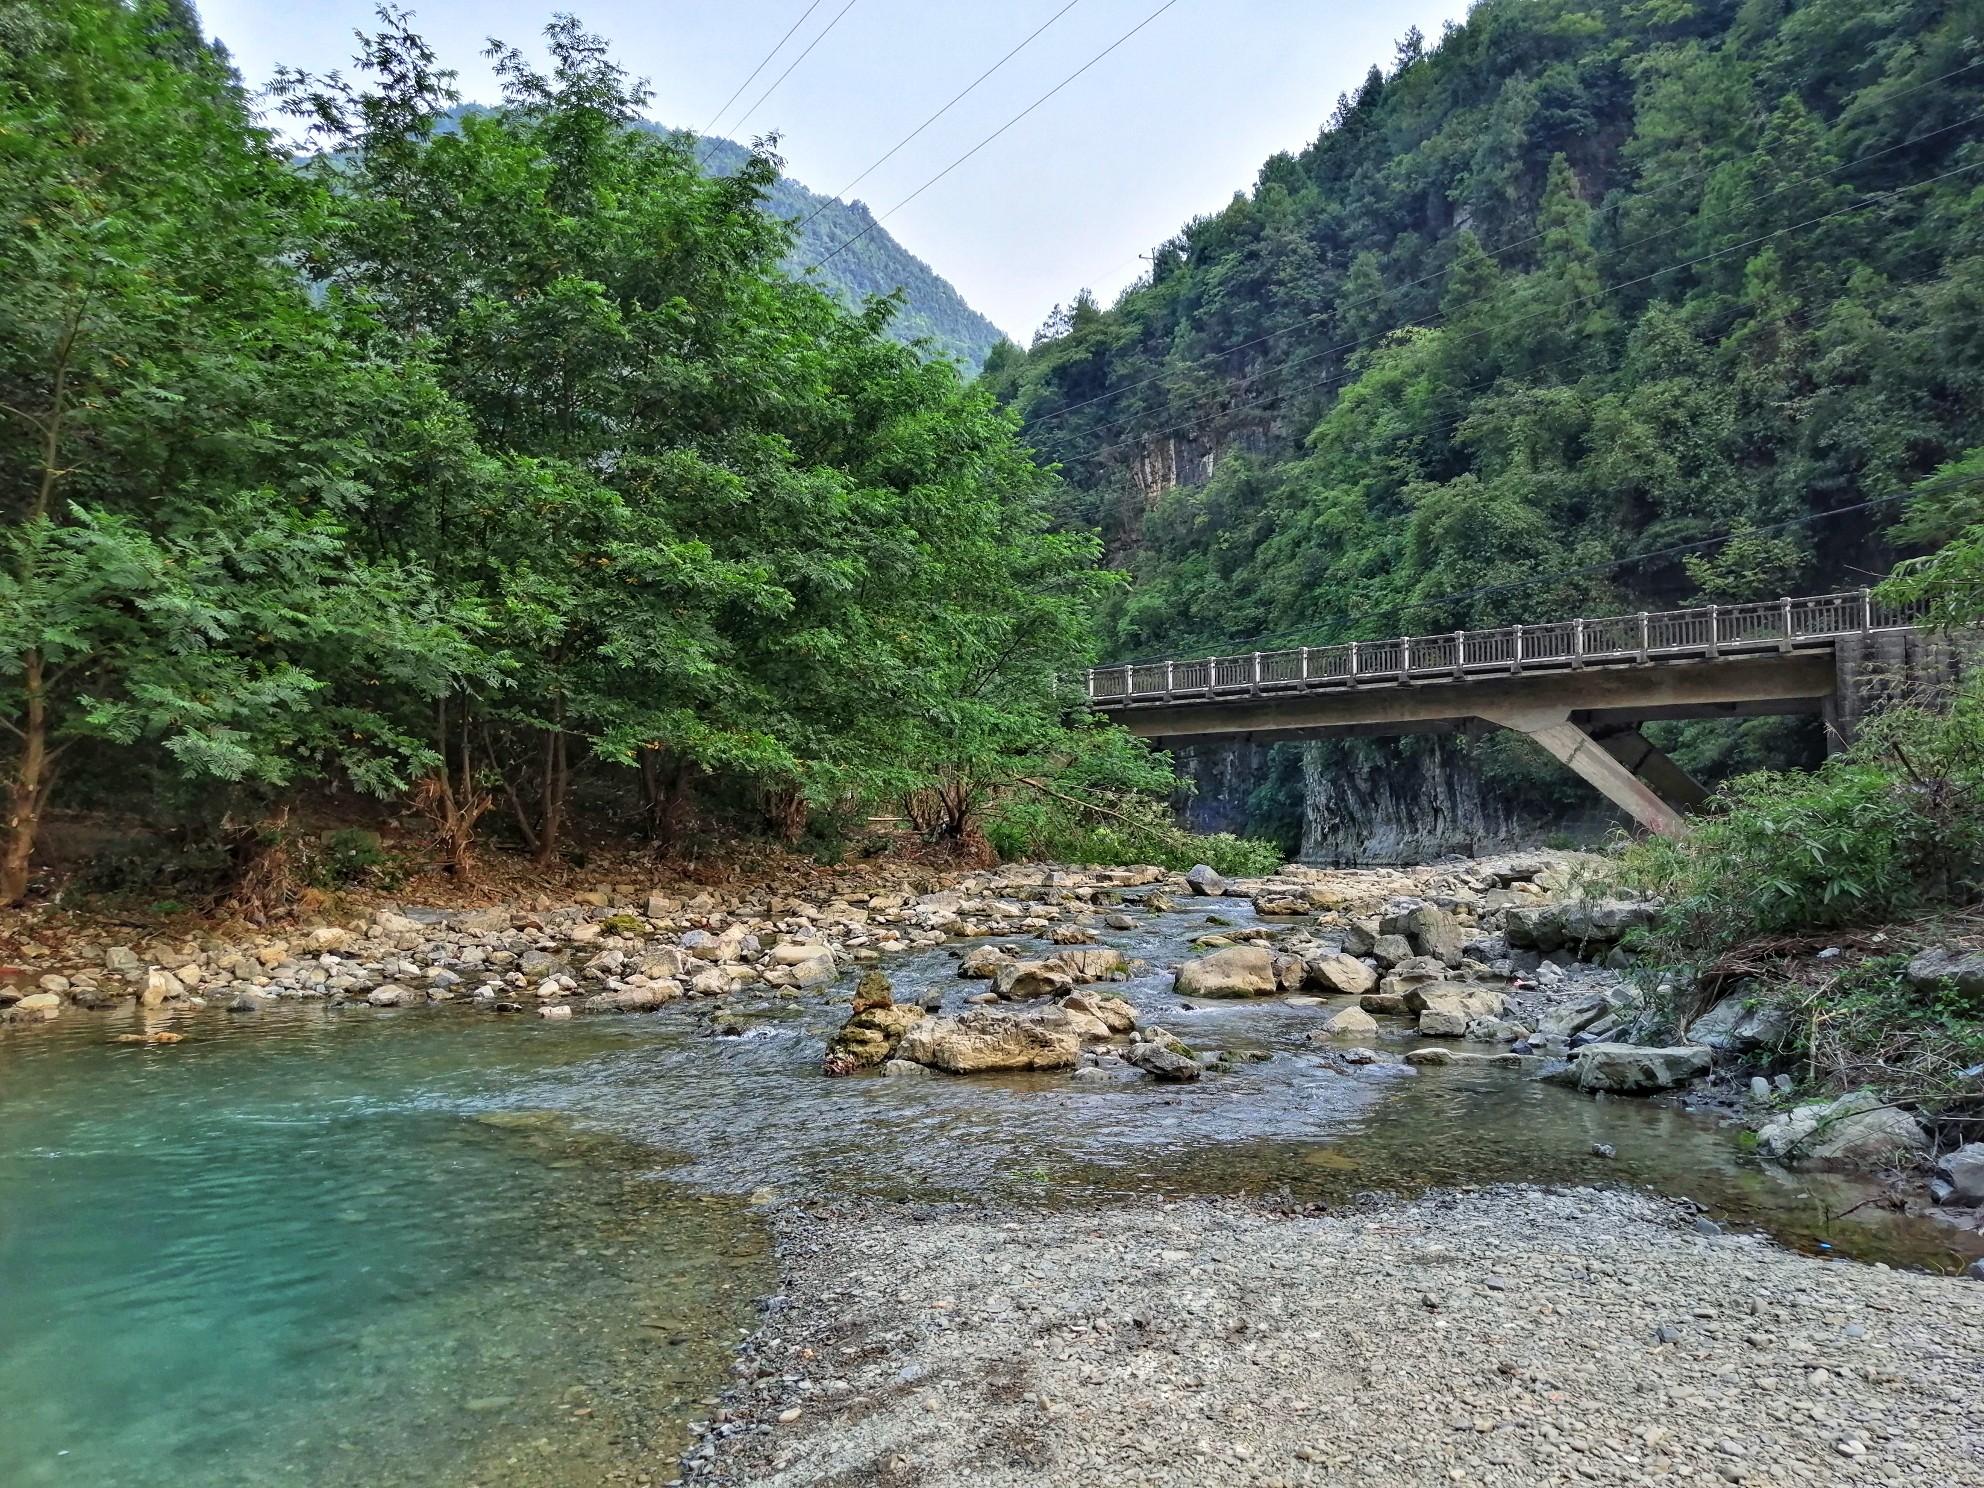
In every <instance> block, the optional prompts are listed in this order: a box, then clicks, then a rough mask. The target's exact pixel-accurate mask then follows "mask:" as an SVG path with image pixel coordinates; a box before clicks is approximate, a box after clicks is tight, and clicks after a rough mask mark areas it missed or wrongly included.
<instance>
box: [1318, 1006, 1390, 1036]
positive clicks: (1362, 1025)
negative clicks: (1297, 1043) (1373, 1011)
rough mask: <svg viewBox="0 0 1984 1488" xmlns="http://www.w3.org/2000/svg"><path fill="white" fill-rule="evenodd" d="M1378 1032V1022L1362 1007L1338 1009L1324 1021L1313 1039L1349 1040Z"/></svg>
mask: <svg viewBox="0 0 1984 1488" xmlns="http://www.w3.org/2000/svg"><path fill="white" fill-rule="evenodd" d="M1377 1031H1378V1020H1377V1019H1376V1018H1374V1017H1372V1016H1371V1015H1370V1014H1369V1013H1367V1012H1365V1011H1364V1009H1363V1008H1361V1007H1354V1006H1353V1007H1347V1008H1338V1009H1337V1010H1336V1011H1335V1012H1334V1013H1332V1014H1330V1016H1329V1017H1328V1018H1326V1019H1324V1020H1323V1026H1322V1027H1321V1028H1319V1029H1317V1030H1316V1032H1315V1033H1313V1034H1311V1035H1310V1037H1311V1038H1317V1037H1321V1038H1349V1037H1353V1036H1357V1035H1363V1034H1372V1033H1376V1032H1377Z"/></svg>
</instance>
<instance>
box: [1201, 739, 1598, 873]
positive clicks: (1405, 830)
mask: <svg viewBox="0 0 1984 1488" xmlns="http://www.w3.org/2000/svg"><path fill="white" fill-rule="evenodd" d="M1294 747H1295V748H1297V749H1299V750H1300V765H1301V783H1300V786H1299V793H1300V801H1299V808H1300V817H1301V853H1300V855H1301V857H1302V859H1303V861H1305V862H1312V863H1346V864H1349V863H1422V862H1430V861H1432V860H1433V859H1436V858H1441V857H1446V856H1448V855H1450V854H1454V853H1469V854H1481V853H1489V852H1503V851H1507V850H1509V849H1511V848H1518V847H1527V846H1534V845H1538V844H1540V843H1543V842H1545V841H1547V840H1549V839H1552V838H1568V839H1570V840H1571V841H1574V842H1577V843H1580V844H1586V843H1597V842H1599V841H1602V840H1603V839H1604V837H1605V836H1606V834H1607V833H1608V832H1610V831H1611V830H1612V828H1613V827H1615V826H1620V825H1624V824H1625V819H1624V818H1623V817H1622V816H1620V815H1619V813H1618V812H1617V811H1615V810H1614V809H1613V808H1612V807H1611V806H1610V805H1609V804H1607V803H1606V802H1605V801H1603V800H1601V799H1600V798H1599V797H1598V796H1597V794H1596V793H1595V792H1591V791H1588V790H1585V789H1583V788H1581V787H1579V788H1577V789H1576V790H1575V793H1574V794H1572V793H1571V792H1568V791H1567V792H1566V797H1567V799H1568V804H1566V802H1565V801H1564V800H1560V799H1558V798H1555V797H1551V798H1548V799H1538V798H1535V797H1532V796H1530V795H1528V794H1527V793H1516V792H1512V791H1510V790H1509V789H1507V788H1506V787H1503V786H1500V785H1498V784H1496V783H1494V782H1491V781H1488V780H1485V779H1484V778H1483V777H1482V774H1481V771H1480V769H1479V768H1478V767H1477V765H1476V763H1475V761H1474V759H1473V758H1472V757H1471V756H1470V754H1469V752H1468V750H1467V748H1466V745H1465V743H1464V741H1463V740H1462V739H1461V737H1460V736H1458V735H1454V736H1448V735H1429V736H1423V737H1421V738H1418V739H1414V740H1411V741H1406V740H1396V739H1380V740H1371V741H1367V742H1364V743H1361V744H1360V746H1359V747H1358V748H1356V749H1346V748H1343V747H1341V746H1337V747H1331V746H1328V745H1321V744H1302V745H1298V746H1294ZM1177 761H1178V768H1179V771H1180V773H1181V774H1183V775H1185V776H1186V777H1187V778H1188V779H1190V780H1191V781H1192V783H1193V785H1194V786H1195V787H1196V790H1195V792H1194V793H1193V794H1191V795H1188V796H1186V797H1184V798H1182V800H1181V802H1180V810H1181V815H1182V816H1183V818H1184V820H1185V821H1186V822H1187V824H1188V825H1190V827H1191V828H1192V830H1193V831H1196V832H1239V833H1246V832H1250V831H1251V832H1254V833H1259V832H1260V831H1261V830H1262V806H1263V804H1264V803H1262V802H1261V801H1260V800H1259V799H1258V797H1257V792H1258V791H1259V789H1260V787H1261V786H1262V785H1263V783H1264V782H1267V781H1269V780H1270V779H1271V777H1272V776H1273V775H1274V774H1275V773H1277V772H1276V769H1275V764H1274V761H1273V760H1272V759H1271V752H1270V748H1269V747H1268V746H1266V745H1260V744H1249V743H1244V742H1236V743H1230V744H1217V745H1206V746H1201V747H1198V748H1193V749H1188V750H1183V751H1180V752H1179V754H1178V756H1177ZM1291 804H1293V803H1291Z"/></svg>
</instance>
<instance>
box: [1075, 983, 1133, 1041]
mask: <svg viewBox="0 0 1984 1488" xmlns="http://www.w3.org/2000/svg"><path fill="white" fill-rule="evenodd" d="M1061 1006H1062V1007H1064V1008H1066V1009H1067V1010H1068V1011H1069V1012H1071V1013H1075V1012H1079V1013H1085V1014H1087V1015H1088V1016H1089V1017H1091V1018H1097V1019H1100V1020H1101V1022H1102V1024H1103V1025H1104V1026H1105V1027H1106V1028H1108V1030H1109V1031H1110V1032H1111V1033H1129V1032H1131V1031H1133V1030H1134V1029H1135V1028H1136V1026H1137V1012H1136V1009H1135V1008H1133V1007H1131V1006H1130V1004H1129V1003H1128V1002H1126V1001H1124V1000H1123V999H1122V998H1120V997H1098V996H1096V995H1095V994H1094V993H1091V992H1075V993H1071V994H1070V995H1069V996H1067V997H1065V998H1063V999H1062V1001H1061Z"/></svg>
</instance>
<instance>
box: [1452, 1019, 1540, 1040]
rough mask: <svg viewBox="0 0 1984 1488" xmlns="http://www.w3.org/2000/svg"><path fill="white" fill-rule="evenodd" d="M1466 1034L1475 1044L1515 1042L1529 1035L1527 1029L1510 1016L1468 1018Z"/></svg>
mask: <svg viewBox="0 0 1984 1488" xmlns="http://www.w3.org/2000/svg"><path fill="white" fill-rule="evenodd" d="M1467 1036H1468V1037H1469V1038H1471V1039H1473V1040H1474V1042H1476V1043H1477V1044H1517V1043H1521V1042H1522V1041H1523V1040H1524V1039H1526V1038H1528V1037H1529V1030H1528V1029H1527V1028H1525V1027H1523V1026H1522V1024H1520V1023H1518V1022H1516V1021H1515V1020H1514V1019H1512V1018H1470V1019H1468V1023H1467Z"/></svg>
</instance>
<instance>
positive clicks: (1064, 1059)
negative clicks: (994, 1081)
mask: <svg viewBox="0 0 1984 1488" xmlns="http://www.w3.org/2000/svg"><path fill="white" fill-rule="evenodd" d="M1081 1050H1082V1041H1081V1035H1080V1034H1079V1033H1077V1032H1076V1030H1075V1029H1074V1027H1073V1026H1072V1025H1071V1024H1070V1023H1069V1021H1068V1016H1067V1014H1065V1013H1064V1012H1062V1011H1061V1009H1060V1008H1058V1007H1054V1008H1029V1009H1027V1010H1025V1011H1023V1012H1022V1011H1005V1010H999V1009H993V1008H973V1009H972V1010H971V1011H969V1012H965V1013H960V1014H959V1015H958V1016H957V1017H955V1018H926V1019H924V1020H923V1021H921V1022H919V1023H917V1024H916V1025H915V1026H914V1027H912V1028H911V1029H910V1030H909V1032H908V1033H907V1034H905V1035H904V1037H903V1039H902V1042H901V1043H900V1044H898V1045H897V1046H896V1058H898V1059H907V1060H909V1061H910V1062H911V1063H912V1064H922V1065H928V1066H929V1067H930V1068H932V1069H940V1070H945V1071H947V1072H948V1073H950V1074H954V1075H969V1074H978V1073H981V1072H984V1071H989V1070H1045V1069H1073V1068H1074V1066H1075V1063H1076V1061H1077V1060H1079V1059H1080V1058H1081Z"/></svg>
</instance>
